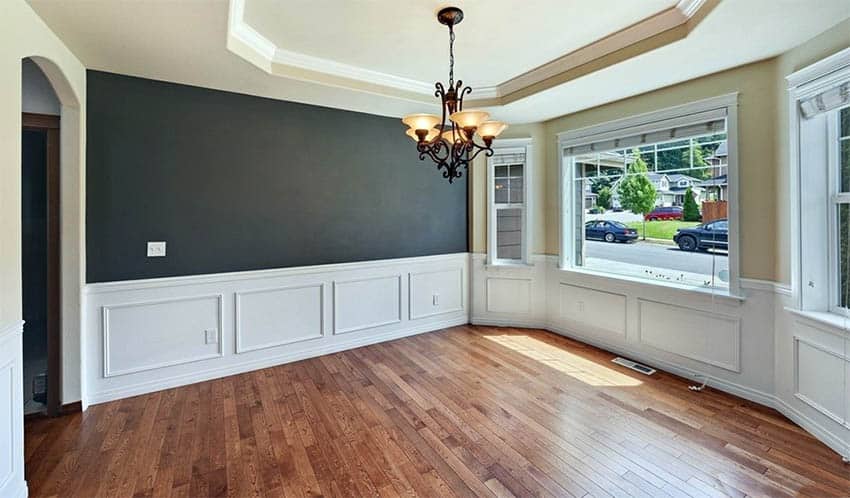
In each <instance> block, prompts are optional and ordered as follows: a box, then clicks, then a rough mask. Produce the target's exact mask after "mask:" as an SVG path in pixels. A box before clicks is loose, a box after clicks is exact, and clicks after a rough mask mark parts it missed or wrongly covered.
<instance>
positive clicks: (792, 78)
mask: <svg viewBox="0 0 850 498" xmlns="http://www.w3.org/2000/svg"><path fill="white" fill-rule="evenodd" d="M847 66H850V47H848V48H845V49H844V50H841V51H839V52H836V53H834V54H832V55H830V56H829V57H827V58H825V59H821V60H819V61H818V62H815V63H814V64H810V65H808V66H806V67H804V68H803V69H800V70H799V71H796V72H794V73H791V74H789V75H788V76H786V77H785V81H786V83H787V84H788V88H794V87H798V86H802V85H805V84H806V83H809V82H811V81H813V80H816V79H819V78H822V77H824V76H826V75H828V74H830V73H833V72H835V71H838V70H840V69H843V68H845V67H847Z"/></svg>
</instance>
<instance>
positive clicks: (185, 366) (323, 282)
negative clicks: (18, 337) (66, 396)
mask: <svg viewBox="0 0 850 498" xmlns="http://www.w3.org/2000/svg"><path fill="white" fill-rule="evenodd" d="M468 274H469V256H468V254H467V253H461V254H449V255H441V256H425V257H418V258H402V259H395V260H384V261H370V262H362V263H343V264H334V265H320V266H312V267H300V268H284V269H276V270H264V271H251V272H239V273H229V274H217V275H199V276H189V277H174V278H161V279H150V280H140V281H127V282H110V283H102V284H90V285H87V286H86V288H85V293H86V317H87V320H86V329H85V334H86V339H87V340H86V341H85V344H86V348H87V349H86V351H85V353H86V355H85V356H86V357H87V358H91V359H94V361H90V362H89V364H87V365H85V368H84V382H85V387H86V390H85V392H86V393H87V395H86V399H84V403H85V404H86V405H88V404H90V403H100V402H104V401H108V400H113V399H119V398H124V397H128V396H133V395H137V394H142V393H147V392H153V391H157V390H161V389H166V388H170V387H175V386H179V385H185V384H190V383H193V382H199V381H203V380H208V379H212V378H217V377H222V376H225V375H230V374H235V373H239V372H245V371H250V370H254V369H258V368H264V367H268V366H272V365H277V364H281V363H286V362H289V361H295V360H299V359H303V358H308V357H313V356H318V355H321V354H327V353H331V352H335V351H341V350H345V349H350V348H353V347H358V346H363V345H366V344H372V343H376V342H381V341H386V340H391V339H395V338H399V337H404V336H407V335H412V334H416V333H421V332H427V331H431V330H437V329H440V328H444V327H449V326H454V325H461V324H465V323H467V322H468V316H469V315H468V298H467V295H466V292H465V289H468V288H469V287H468ZM435 296H436V297H435ZM208 337H212V339H213V340H212V341H210V340H209V339H208Z"/></svg>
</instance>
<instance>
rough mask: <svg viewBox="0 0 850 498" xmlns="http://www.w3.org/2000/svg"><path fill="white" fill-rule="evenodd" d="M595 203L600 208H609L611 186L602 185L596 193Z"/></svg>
mask: <svg viewBox="0 0 850 498" xmlns="http://www.w3.org/2000/svg"><path fill="white" fill-rule="evenodd" d="M596 205H597V206H599V207H601V208H602V209H605V210H608V209H611V187H602V188H600V189H599V192H597V193H596Z"/></svg>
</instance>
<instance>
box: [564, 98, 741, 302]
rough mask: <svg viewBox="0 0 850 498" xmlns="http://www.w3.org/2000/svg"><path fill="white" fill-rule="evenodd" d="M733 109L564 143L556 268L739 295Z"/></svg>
mask: <svg viewBox="0 0 850 498" xmlns="http://www.w3.org/2000/svg"><path fill="white" fill-rule="evenodd" d="M736 100H737V99H736V96H734V95H731V96H725V97H718V98H716V99H709V100H707V101H701V102H698V103H694V104H689V105H686V106H681V107H678V108H673V109H667V110H662V111H658V112H655V113H650V114H646V115H642V116H637V117H633V118H626V119H624V120H618V121H615V122H612V123H606V124H602V125H598V126H594V127H591V128H585V129H582V130H576V131H572V132H567V133H563V134H561V135H560V136H559V139H560V144H561V153H562V154H561V157H562V163H561V164H562V170H561V174H562V197H563V204H562V206H563V215H562V221H563V224H564V226H563V231H562V233H563V234H564V236H563V239H562V251H561V260H562V261H561V265H562V268H565V269H576V270H582V271H592V272H598V273H605V274H613V275H616V276H622V277H627V278H629V279H638V280H640V281H650V282H653V283H662V284H671V285H677V286H685V287H691V288H700V289H709V290H713V291H714V290H717V291H719V292H723V293H729V292H735V291H737V288H736V286H737V263H736V261H737V260H736V257H737V254H736V249H737V239H736V234H735V227H736V220H735V216H734V212H735V209H736V206H735V205H734V203H733V202H732V200H733V199H736V196H735V195H734V189H735V188H736V185H735V184H734V180H731V181H730V179H734V178H737V174H736V170H734V168H735V167H736V163H735V161H734V158H732V160H731V161H730V160H729V156H730V154H729V151H735V150H737V149H736V147H735V144H733V143H732V141H733V139H734V129H735V125H736V123H734V119H735V116H736Z"/></svg>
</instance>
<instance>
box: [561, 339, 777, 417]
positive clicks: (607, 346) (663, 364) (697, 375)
mask: <svg viewBox="0 0 850 498" xmlns="http://www.w3.org/2000/svg"><path fill="white" fill-rule="evenodd" d="M546 328H547V330H549V331H551V332H554V333H556V334H559V335H562V336H564V337H568V338H570V339H574V340H576V341H579V342H583V343H585V344H590V345H591V346H596V347H598V348H600V349H604V350H605V351H608V352H611V353H615V354H618V355H622V356H625V357H628V358H629V359H631V360H635V361H639V362H640V363H644V364H646V365H649V366H651V367H655V368H657V369H659V370H663V371H665V372H669V373H672V374H675V375H678V376H680V377H684V378H686V379H691V380H693V381H695V382H696V381H698V382H700V383H702V382H703V381H704V380H706V379H707V380H708V385H709V386H710V387H713V388H715V389H718V390H720V391H723V392H726V393H729V394H734V395H735V396H738V397H740V398H744V399H746V400H749V401H753V402H755V403H759V404H761V405H766V406H770V407H772V406H773V405H774V399H775V398H774V396H773V395H772V394H769V393H765V392H762V391H758V390H756V389H751V388H749V387H746V386H742V385H740V384H736V383H734V382H729V381H728V380H725V379H719V378H717V377H713V376H711V375H706V374H705V373H703V372H698V371H696V370H692V369H689V368H685V367H683V366H681V365H678V364H675V363H672V362H669V361H665V360H662V359H659V358H657V357H654V356H650V355H647V354H646V353H644V352H640V351H637V350H635V349H632V348H628V347H623V346H622V345H615V344H612V343H610V342H606V341H604V340H599V339H596V338H591V337H587V336H585V335H582V334H579V333H576V332H574V331H572V330H568V329H565V328H563V327H559V326H556V325H552V324H550V325H548V326H547V327H546Z"/></svg>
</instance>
